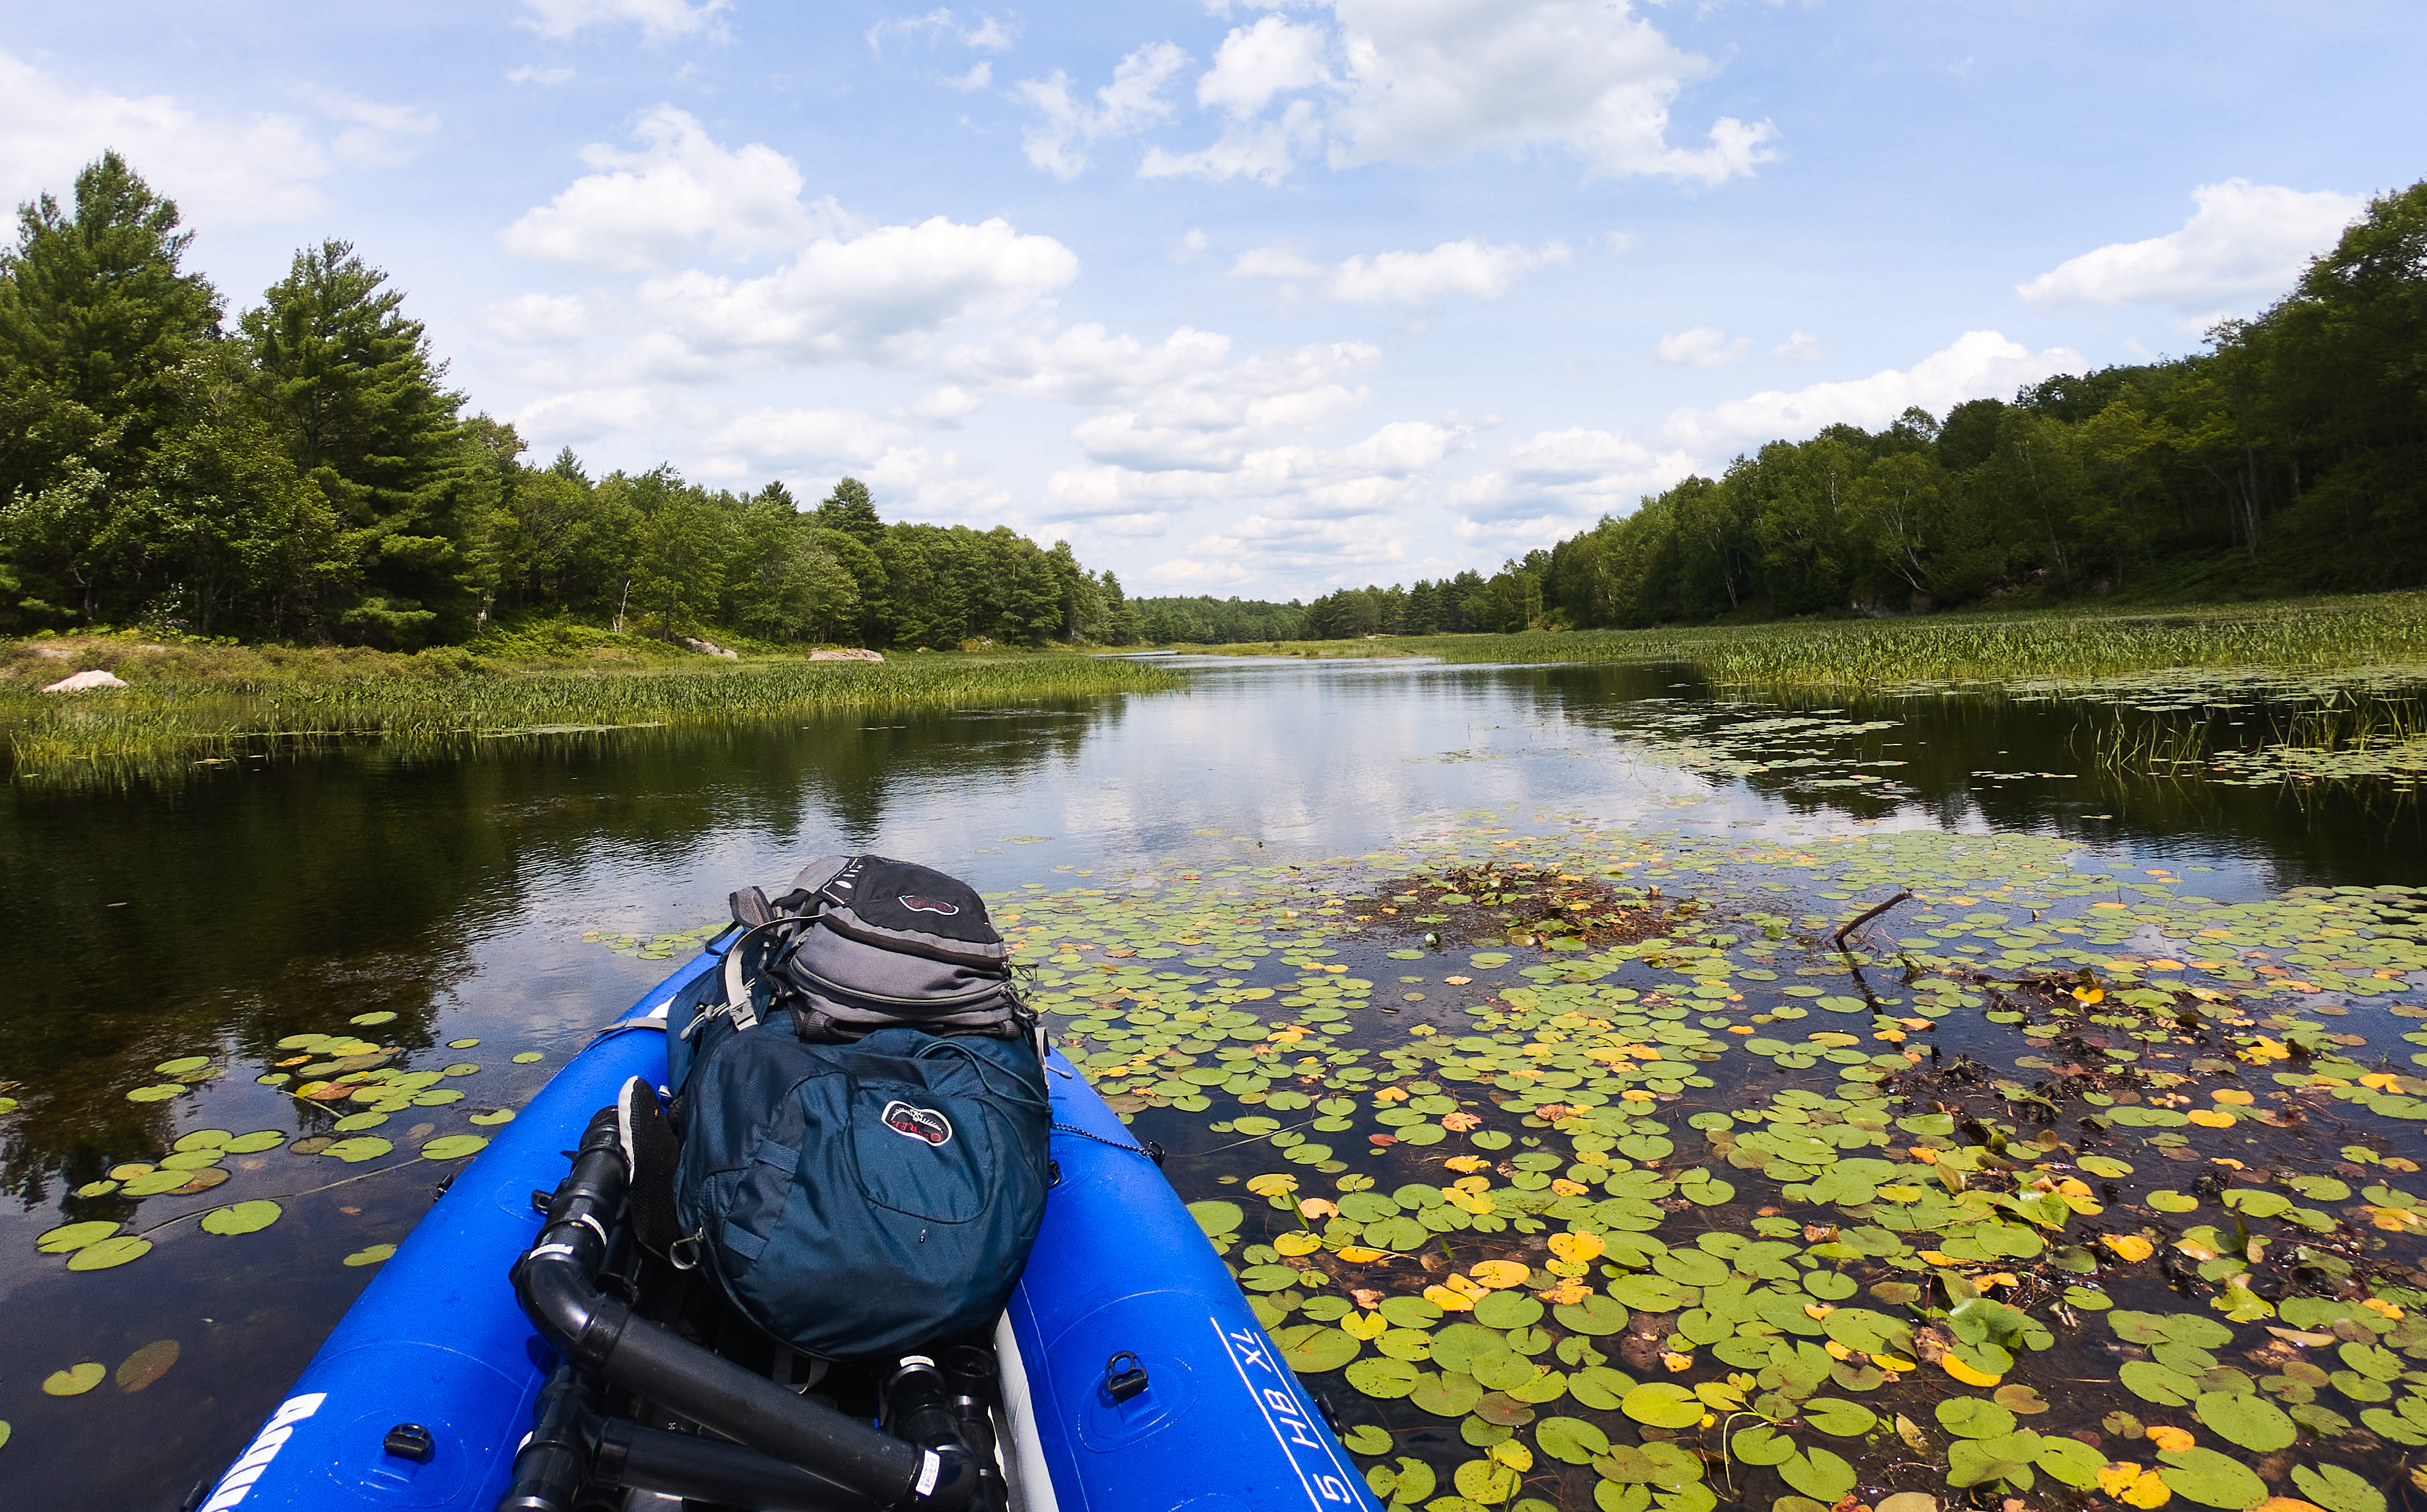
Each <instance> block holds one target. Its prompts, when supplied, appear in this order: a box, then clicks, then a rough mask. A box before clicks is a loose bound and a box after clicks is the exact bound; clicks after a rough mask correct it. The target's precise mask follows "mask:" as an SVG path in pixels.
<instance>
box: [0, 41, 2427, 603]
mask: <svg viewBox="0 0 2427 1512" xmlns="http://www.w3.org/2000/svg"><path fill="white" fill-rule="evenodd" d="M12 11H13V14H12V17H11V24H10V25H9V27H8V32H7V36H6V39H5V41H0V192H5V193H6V194H7V195H8V198H9V199H10V200H12V201H15V200H22V199H24V198H26V197H27V196H29V195H31V194H34V193H36V192H40V191H41V190H43V189H50V190H53V191H64V190H65V188H66V187H67V185H68V183H69V181H70V180H71V179H72V177H73V173H74V171H75V169H76V167H77V166H78V165H79V164H81V163H82V162H84V161H87V160H89V159H90V157H92V156H93V155H95V154H97V153H98V152H99V151H100V150H101V149H102V148H103V147H104V146H106V145H114V146H117V147H118V148H119V149H120V150H121V151H122V152H124V153H126V154H128V156H129V157H130V158H131V160H132V161H133V162H134V163H135V165H136V166H137V168H138V170H139V171H142V172H144V173H145V174H146V175H147V176H148V177H149V178H151V179H152V181H153V182H154V183H155V186H156V187H159V188H161V189H163V190H164V191H166V192H168V193H170V194H171V195H173V196H175V197H176V198H177V199H178V201H179V202H180V203H181V204H182V205H183V207H184V208H185V210H186V213H187V219H188V222H189V223H190V224H191V225H192V226H193V227H194V228H195V230H196V231H197V232H198V236H197V237H196V240H195V243H194V250H193V253H192V257H193V262H194V265H195V266H198V267H200V268H203V269H204V270H205V271H207V272H208V273H209V274H210V275H211V276H212V277H213V279H214V280H216V281H217V282H218V283H219V284H220V287H221V288H222V289H223V290H225V291H226V292H227V294H228V295H229V297H230V300H231V302H232V305H234V306H236V307H241V306H242V305H243V304H245V303H247V302H249V301H252V300H253V299H255V298H257V295H258V291H259V290H260V289H261V288H262V287H263V286H264V285H267V284H269V282H271V281H272V280H274V279H275V278H276V277H277V276H278V275H279V274H280V273H281V272H282V271H283V270H284V268H285V263H286V260H287V258H288V257H289V255H290V254H291V253H292V252H293V250H294V249H295V248H296V247H298V246H300V245H301V244H303V243H305V242H307V241H312V240H317V239H318V238H320V237H323V236H341V237H344V238H347V239H349V240H351V241H353V242H354V243H355V244H356V245H357V247H358V248H359V249H360V250H361V252H363V254H364V255H365V256H366V258H368V259H369V260H370V261H372V262H373V263H375V264H377V265H378V266H380V267H383V268H386V269H388V270H389V272H390V273H391V274H392V275H393V276H394V278H395V280H396V282H397V283H398V285H399V286H401V287H402V288H404V289H405V290H407V291H408V293H409V296H410V298H409V303H408V308H409V309H410V310H411V311H412V312H413V313H414V314H415V315H417V316H419V317H421V318H423V319H424V320H426V321H428V323H429V326H430V332H431V336H432V342H433V344H434V345H435V347H436V349H437V350H438V351H439V352H440V353H441V354H442V355H444V356H446V357H448V359H450V360H451V362H452V365H453V366H452V370H451V376H452V381H453V382H455V383H456V384H458V385H459V386H461V387H462V388H463V389H464V391H465V392H466V393H467V394H468V395H469V397H470V400H471V404H472V406H473V407H474V408H476V409H480V410H484V411H487V412H488V413H490V414H493V415H498V416H500V417H503V418H509V419H512V420H513V422H514V423H515V425H516V426H517V427H518V428H519V429H520V431H521V432H522V434H523V435H524V436H525V437H526V438H527V439H528V440H529V442H530V443H531V447H532V451H533V454H534V456H535V458H538V459H542V460H544V459H545V458H546V456H547V455H549V454H552V453H553V452H554V450H555V449H556V448H557V447H560V446H566V445H569V446H571V447H574V448H575V449H576V450H577V451H578V453H579V454H580V455H581V456H582V457H583V458H584V460H585V461H586V462H588V463H590V465H591V466H592V469H593V471H594V472H597V471H603V470H606V469H608V468H612V467H628V468H641V467H646V466H650V465H653V464H655V463H659V462H672V463H675V464H676V466H678V467H679V468H680V469H682V471H683V472H684V473H685V474H686V475H687V476H690V477H692V478H694V479H698V480H703V481H707V482H710V483H714V484H718V485H722V486H732V487H756V486H757V485H758V484H760V483H763V482H765V481H767V480H770V479H782V480H786V481H787V482H789V483H790V485H791V486H792V487H793V488H794V490H795V491H796V492H798V493H800V494H802V495H804V496H812V497H813V496H818V495H821V494H823V491H824V489H825V488H826V487H827V486H828V485H829V484H830V483H831V482H832V480H834V479H835V478H837V477H838V476H839V475H841V474H843V473H845V472H850V473H854V474H856V475H857V476H859V477H861V478H863V479H865V480H868V481H869V482H870V484H871V487H872V489H873V490H874V492H875V495H876V498H877V503H878V508H879V510H880V511H881V512H883V513H885V514H886V515H887V517H888V518H911V519H925V520H934V521H937V522H939V523H947V524H951V523H966V524H973V525H979V526H991V525H996V524H1010V525H1012V526H1014V527H1016V528H1019V529H1021V530H1024V531H1026V532H1028V533H1030V534H1032V535H1034V536H1036V537H1037V538H1038V539H1039V540H1042V541H1051V540H1054V539H1057V538H1067V539H1068V540H1070V541H1071V542H1072V543H1073V544H1074V545H1076V546H1077V547H1078V549H1079V551H1080V554H1081V557H1082V559H1083V560H1084V561H1087V562H1089V563H1090V564H1091V565H1104V566H1110V567H1113V568H1115V569H1116V570H1117V571H1118V572H1119V573H1120V575H1121V577H1122V580H1123V582H1124V583H1125V585H1127V586H1128V588H1129V589H1130V591H1131V592H1132V593H1173V592H1184V593H1197V592H1210V593H1218V594H1230V593H1238V594H1242V595H1246V596H1278V597H1286V596H1291V595H1297V594H1311V593H1322V592H1325V591H1327V590H1328V588H1331V587H1334V586H1340V585H1344V584H1357V585H1361V584H1363V583H1366V582H1372V581H1382V582H1389V581H1394V580H1400V581H1403V580H1409V579H1412V578H1414V577H1434V576H1441V575H1443V574H1446V573H1449V572H1454V571H1456V570H1458V569H1459V568H1462V567H1468V566H1474V567H1480V568H1485V569H1487V570H1488V569H1489V568H1490V567H1491V566H1492V565H1494V564H1496V563H1497V562H1498V561H1500V560H1501V559H1502V558H1504V557H1506V556H1507V555H1510V554H1513V553H1516V552H1519V551H1522V550H1523V549H1525V548H1527V547H1529V546H1533V545H1545V544H1548V543H1549V542H1550V541H1552V540H1554V539H1556V538H1557V537H1559V536H1561V535H1565V534H1569V533H1572V531H1574V530H1575V529H1577V528H1581V527H1584V526H1587V525H1589V524H1590V523H1591V522H1592V520H1594V519H1595V518H1597V517H1598V516H1599V515H1601V514H1603V513H1604V512H1618V513H1623V512H1626V511H1628V510H1630V509H1632V508H1633V507H1634V505H1635V502H1636V500H1637V498H1638V497H1639V496H1641V495H1643V494H1644V493H1646V492H1650V491H1655V490H1657V489H1659V488H1661V487H1663V486H1666V485H1667V484H1668V483H1670V482H1671V481H1674V480H1676V479H1677V478H1679V477H1682V476H1684V475H1685V474H1686V473H1687V472H1689V471H1704V472H1708V471H1712V470H1715V469H1718V468H1719V467H1723V466H1724V465H1725V464H1726V463H1727V461H1728V459H1729V458H1730V457H1732V456H1734V455H1735V454H1737V453H1738V452H1739V451H1741V450H1744V449H1746V448H1747V447H1752V446H1757V445H1759V444H1760V443H1761V442H1762V441H1764V440H1766V439H1768V438H1770V437H1772V436H1782V435H1783V436H1798V435H1805V434H1809V433H1811V432H1812V431H1815V430H1817V429H1818V428H1819V427H1820V426H1822V425H1825V424H1828V423H1831V422H1832V421H1835V420H1841V419H1843V420H1851V421H1853V422H1855V423H1858V424H1862V425H1865V426H1869V427H1877V426H1880V425H1882V424H1885V423H1886V422H1887V421H1888V420H1890V419H1891V418H1893V417H1894V416H1895V415H1896V414H1897V413H1898V412H1899V411H1900V410H1902V409H1903V408H1904V407H1905V406H1906V405H1908V404H1914V403H1918V404H1921V405H1923V406H1924V407H1926V408H1929V409H1930V410H1932V411H1934V412H1939V413H1943V412H1944V411H1945V410H1946V408H1947V407H1948V406H1949V405H1951V404H1953V403H1955V402H1957V401H1959V400H1962V399H1965V398H1978V397H1981V396H1998V397H2006V396H2010V395H2011V394H2012V391H2013V389H2014V388H2016V387H2017V386H2018V385H2020V384H2021V383H2024V382H2031V381H2035V380H2037V379H2038V378H2041V377H2044V376H2045V375H2047V374H2049V373H2052V372H2057V371H2064V370H2080V369H2081V368H2083V367H2085V366H2101V365H2105V364H2109V363H2118V362H2132V361H2138V360H2142V359H2143V358H2145V357H2148V356H2151V355H2155V354H2167V353H2180V352H2184V351H2187V350H2193V349H2194V348H2196V347H2197V345H2198V344H2199V333H2200V331H2201V330H2202V329H2203V328H2204V326H2205V325H2206V324H2207V322H2208V321H2210V320H2211V319H2213V318H2214V317H2218V316H2220V315H2229V314H2247V313H2251V312H2254V311H2256V309H2258V308H2260V307H2262V306H2263V305H2264V304H2265V303H2266V302H2267V301H2269V300H2271V299H2272V298H2273V297H2275V296H2276V295H2277V294H2280V293H2281V292H2282V291H2283V290H2284V289H2285V288H2286V287H2288V286H2289V284H2290V282H2291V280H2292V279H2293V278H2294V277H2295V276H2296V275H2297V273H2298V270H2299V268H2300V266H2301V264H2302V262H2303V261H2304V259H2305V258H2306V257H2307V256H2308V255H2310V254H2311V253H2313V252H2316V251H2318V250H2320V249H2321V248H2322V247H2324V246H2326V245H2328V244H2330V243H2331V242H2332V240H2333V238H2334V236H2335V235H2336V233H2337V229H2338V228H2339V227H2340V226H2341V225H2342V224H2344V223H2345V222H2346V221H2347V220H2348V219H2350V218H2351V217H2352V216H2353V215H2354V214H2355V213H2357V211H2358V210H2359V209H2360V207H2361V205H2362V203H2364V201H2365V198H2366V197H2367V196H2368V195H2370V194H2372V193H2378V192H2383V191H2385V190H2387V189H2393V188H2399V187H2403V186H2406V185H2408V184H2409V183H2412V182H2414V181H2415V180H2417V179H2418V178H2419V177H2421V176H2427V152H2422V151H2421V147H2422V143H2427V133H2422V131H2421V126H2422V123H2427V104H2422V91H2420V90H2419V89H2417V87H2416V73H2415V71H2416V67H2417V60H2418V59H2419V57H2421V56H2422V55H2423V54H2427V47H2422V43H2427V11H2422V10H2421V9H2420V8H2418V7H2416V6H2415V5H2400V4H2392V3H2351V4H2311V5H2303V6H2293V5H2285V4H2247V3H2244V4H2235V3H2208V4H2183V3H2173V0H2162V3H2150V4H2141V5H2130V6H2126V5H2122V4H2116V3H2112V0H2110V3H2108V4H2081V3H2068V0H2012V3H1991V0H1872V3H1857V0H1813V3H1796V0H1789V3H1783V4H1782V3H1771V0H1713V3H1710V4H1704V5H1700V6H1694V5H1687V4H1682V3H1679V4H1665V5H1664V4H1655V3H1646V0H1635V3H1632V4H1630V3H1626V0H1619V3H1609V0H1329V3H1315V0H1305V3H1288V4H1270V3H1262V4H1259V3H1247V0H1228V3H1218V0H1217V3H1211V4H1200V3H1196V0H1189V3H1139V4H1130V5H1124V6H1117V7H1112V6H1088V7H1062V8H1028V9H1011V8H982V7H967V6H961V5H954V6H953V7H952V8H928V9H923V10H921V9H915V8H905V7H895V6H887V5H879V4H830V5H803V4H782V5H778V4H766V3H760V0H513V3H508V0H497V3H492V4H487V5H455V4H440V3H426V4H422V5H418V6H415V7H393V6H391V7H366V6H342V7H332V6H303V5H273V4H263V3H245V0H187V3H184V4H178V5H166V4H152V3H122V4H109V5H95V6H71V7H43V8H35V7H31V6H22V5H21V6H18V7H13V8H12Z"/></svg>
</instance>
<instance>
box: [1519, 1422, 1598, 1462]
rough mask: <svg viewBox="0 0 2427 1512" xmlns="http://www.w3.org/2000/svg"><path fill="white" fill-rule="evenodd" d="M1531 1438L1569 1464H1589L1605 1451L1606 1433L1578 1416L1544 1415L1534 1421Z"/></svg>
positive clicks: (1548, 1453) (1546, 1451)
mask: <svg viewBox="0 0 2427 1512" xmlns="http://www.w3.org/2000/svg"><path fill="white" fill-rule="evenodd" d="M1534 1442H1535V1444H1536V1445H1537V1446H1538V1447H1539V1448H1540V1449H1541V1451H1542V1453H1544V1454H1546V1455H1550V1456H1551V1457H1552V1458H1553V1459H1557V1460H1563V1461H1565V1462H1566V1463H1568V1464H1571V1465H1589V1464H1591V1463H1592V1462H1593V1461H1594V1460H1595V1459H1597V1458H1599V1457H1600V1456H1601V1455H1605V1454H1607V1453H1609V1436H1608V1435H1607V1434H1604V1433H1603V1432H1602V1431H1601V1430H1600V1429H1599V1428H1596V1427H1594V1426H1593V1425H1592V1424H1591V1423H1587V1422H1586V1421H1585V1420H1584V1419H1582V1418H1544V1419H1543V1420H1542V1421H1541V1422H1540V1423H1536V1424H1535V1425H1534Z"/></svg>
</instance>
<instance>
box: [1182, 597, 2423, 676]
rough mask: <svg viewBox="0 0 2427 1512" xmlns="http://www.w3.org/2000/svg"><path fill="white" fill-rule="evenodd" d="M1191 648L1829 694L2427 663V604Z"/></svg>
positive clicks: (2302, 603)
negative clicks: (1664, 670) (2191, 671)
mask: <svg viewBox="0 0 2427 1512" xmlns="http://www.w3.org/2000/svg"><path fill="white" fill-rule="evenodd" d="M1184 649H1188V650H1193V651H1203V652H1207V653H1212V654H1219V655H1231V656H1265V657H1303V658H1318V659H1328V658H1380V657H1436V658H1440V659H1442V660H1444V661H1453V662H1463V663H1477V662H1512V663H1546V662H1578V661H1631V662H1650V663H1675V664H1680V665H1684V666H1687V667H1690V668H1692V669H1693V670H1694V671H1696V672H1698V673H1700V674H1702V675H1703V676H1705V677H1708V678H1710V679H1711V680H1712V681H1714V682H1718V683H1725V684H1742V685H1752V686H1774V687H1812V688H1832V689H1865V688H1885V687H1892V686H1896V685H1899V684H1910V683H1918V682H1961V683H1981V682H2007V681H2012V680H2017V679H2026V678H2057V679H2074V678H2083V677H2094V676H2109V675H2117V674H2123V673H2133V672H2152V671H2158V670H2160V669H2164V668H2169V667H2202V668H2213V667H2272V668H2284V669H2292V670H2313V669H2314V670H2325V669H2331V668H2342V667H2362V666H2388V665H2400V664H2406V663H2419V662H2427V593H2375V594H2368V595H2362V596H2350V597H2334V598H2316V599H2289V600H2276V601H2272V602H2268V603H2263V604H2231V605H2207V606H2187V607H2182V608H2175V609H2167V610H2136V609H2121V608H2119V609H2104V608H2101V609H2088V610H2082V609H2067V610H2030V611H2027V612H2022V613H2008V614H2002V615H2000V614H1991V613H1969V614H1944V615H1931V616H1927V617H1915V618H1898V619H1884V620H1791V621H1782V622H1777V623H1772V624H1767V625H1745V626H1736V625H1725V626H1666V627H1661V628H1656V629H1646V630H1559V631H1529V632H1523V633H1519V634H1509V635H1431V636H1394V637H1390V638H1386V639H1380V640H1372V641H1303V642H1286V641H1283V642H1256V643H1253V644H1248V645H1231V646H1202V647H1187V648H1184Z"/></svg>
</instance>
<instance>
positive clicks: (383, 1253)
mask: <svg viewBox="0 0 2427 1512" xmlns="http://www.w3.org/2000/svg"><path fill="white" fill-rule="evenodd" d="M395 1253H396V1246H395V1245H394V1244H373V1245H371V1246H370V1247H369V1248H367V1249H358V1250H356V1251H354V1252H353V1253H352V1254H350V1255H349V1256H347V1257H346V1259H345V1263H346V1264H348V1265H377V1264H378V1263H379V1262H380V1261H382V1260H385V1259H387V1258H388V1257H389V1256H391V1255H393V1254H395Z"/></svg>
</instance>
